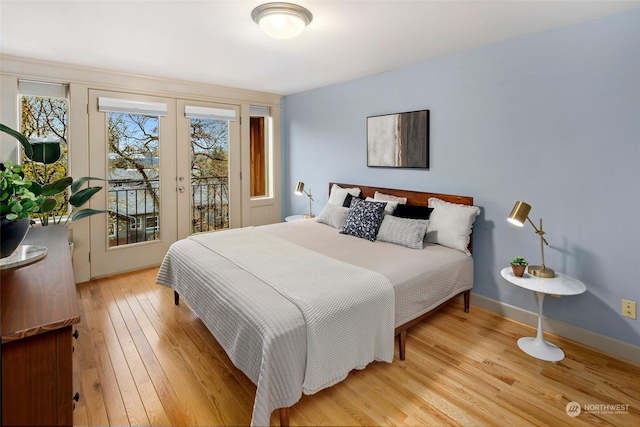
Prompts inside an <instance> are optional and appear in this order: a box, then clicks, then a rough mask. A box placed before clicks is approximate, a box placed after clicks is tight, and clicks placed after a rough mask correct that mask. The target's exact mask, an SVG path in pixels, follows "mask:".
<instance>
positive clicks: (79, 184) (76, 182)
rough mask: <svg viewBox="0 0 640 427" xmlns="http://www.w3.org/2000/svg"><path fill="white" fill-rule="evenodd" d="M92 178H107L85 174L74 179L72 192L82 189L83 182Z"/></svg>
mask: <svg viewBox="0 0 640 427" xmlns="http://www.w3.org/2000/svg"><path fill="white" fill-rule="evenodd" d="M92 179H93V180H96V181H106V179H102V178H96V177H94V176H83V177H80V178H78V179H76V180H74V181H73V184H71V194H74V193H75V192H76V191H78V190H79V189H80V187H82V184H84V183H85V182H89V181H90V180H92Z"/></svg>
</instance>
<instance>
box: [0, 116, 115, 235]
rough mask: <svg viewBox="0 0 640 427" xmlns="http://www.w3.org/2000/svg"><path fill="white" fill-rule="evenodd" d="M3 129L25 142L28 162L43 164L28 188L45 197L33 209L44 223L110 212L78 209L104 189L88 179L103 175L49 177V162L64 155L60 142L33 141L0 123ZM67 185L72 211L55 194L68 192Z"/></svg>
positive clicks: (34, 172)
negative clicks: (51, 178)
mask: <svg viewBox="0 0 640 427" xmlns="http://www.w3.org/2000/svg"><path fill="white" fill-rule="evenodd" d="M0 131H2V132H5V133H7V134H9V135H11V136H13V137H15V138H16V139H17V140H18V141H19V142H20V144H21V145H22V148H23V150H24V154H25V156H26V157H27V159H29V162H31V163H32V164H39V165H42V166H43V168H44V169H43V170H44V171H45V172H44V173H42V174H39V173H38V171H39V168H36V167H33V168H32V169H33V175H34V178H35V181H33V182H32V183H31V185H30V187H29V190H30V191H31V192H32V193H33V194H34V195H35V196H42V197H44V202H43V203H41V204H40V207H39V209H38V210H37V211H35V212H34V213H35V214H36V216H37V217H38V219H39V220H40V223H41V224H42V225H49V224H50V223H52V224H60V223H61V222H62V220H63V219H64V223H65V224H69V223H71V222H73V221H76V220H79V219H82V218H86V217H89V216H92V215H96V214H99V213H105V212H108V211H105V210H97V209H90V208H83V209H79V208H80V207H81V206H83V205H84V204H85V203H87V202H88V201H89V199H90V198H91V197H92V196H93V195H94V194H96V193H97V192H98V191H100V190H101V189H102V187H91V186H89V185H88V183H89V181H91V180H100V181H104V180H103V179H101V178H95V177H86V176H85V177H81V178H78V179H75V180H74V179H73V178H72V177H70V176H65V177H63V178H60V179H56V180H50V179H49V178H48V175H47V174H46V170H47V166H48V165H51V164H53V163H55V162H56V161H58V159H59V158H60V155H61V150H60V143H59V142H57V141H53V142H51V141H47V142H36V143H30V142H29V140H28V139H27V138H26V137H25V136H24V135H22V134H21V133H20V132H18V131H16V130H14V129H11V128H10V127H8V126H5V125H3V124H0ZM84 184H87V187H86V188H82V187H83V186H84ZM67 189H70V190H71V192H70V195H69V200H68V202H69V204H70V205H71V206H72V210H71V212H68V210H67V209H66V207H65V206H64V204H63V203H62V202H61V201H60V200H57V199H56V198H55V196H56V195H60V194H63V193H65V192H66V191H67Z"/></svg>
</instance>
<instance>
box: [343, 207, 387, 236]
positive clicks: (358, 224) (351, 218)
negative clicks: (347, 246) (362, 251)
mask: <svg viewBox="0 0 640 427" xmlns="http://www.w3.org/2000/svg"><path fill="white" fill-rule="evenodd" d="M385 206H386V203H384V202H382V203H381V202H366V201H364V200H362V199H353V200H352V201H351V208H349V215H347V220H346V221H345V223H344V229H343V230H342V231H341V232H340V233H342V234H349V235H351V236H356V237H360V238H362V239H367V240H369V241H372V242H373V241H375V240H376V234H378V227H379V226H380V222H381V221H382V214H383V212H384V207H385Z"/></svg>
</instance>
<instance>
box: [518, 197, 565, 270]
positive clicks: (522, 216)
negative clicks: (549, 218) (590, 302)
mask: <svg viewBox="0 0 640 427" xmlns="http://www.w3.org/2000/svg"><path fill="white" fill-rule="evenodd" d="M529 211H531V206H530V205H528V204H526V203H525V202H521V201H518V202H516V204H515V206H514V207H513V210H512V211H511V215H509V218H508V220H509V222H510V223H512V224H515V225H517V226H518V227H522V226H524V222H525V220H529V223H530V224H531V226H532V227H533V229H534V230H536V234H537V235H538V236H540V252H541V253H542V265H530V266H529V274H531V275H533V276H536V277H541V278H552V277H554V276H555V272H554V271H553V270H552V269H550V268H548V267H546V266H545V265H544V245H547V246H549V243H548V242H547V239H545V238H544V235H545V232H544V231H543V230H542V218H540V228H539V229H538V228H537V227H536V226H535V224H534V223H533V222H531V220H530V219H529Z"/></svg>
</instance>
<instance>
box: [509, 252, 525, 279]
mask: <svg viewBox="0 0 640 427" xmlns="http://www.w3.org/2000/svg"><path fill="white" fill-rule="evenodd" d="M510 262H511V269H512V270H513V274H514V275H515V276H517V277H522V276H523V275H524V270H525V269H526V268H527V266H528V265H529V262H528V261H527V260H526V259H524V258H522V257H521V256H516V257H513V258H511V261H510Z"/></svg>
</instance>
